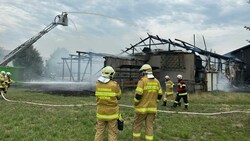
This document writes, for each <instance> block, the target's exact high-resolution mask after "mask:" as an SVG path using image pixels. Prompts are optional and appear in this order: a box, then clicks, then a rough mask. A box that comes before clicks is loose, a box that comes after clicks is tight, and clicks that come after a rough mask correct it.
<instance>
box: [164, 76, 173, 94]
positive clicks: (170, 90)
mask: <svg viewBox="0 0 250 141" xmlns="http://www.w3.org/2000/svg"><path fill="white" fill-rule="evenodd" d="M165 84H166V92H165V94H167V95H170V94H174V83H173V82H172V81H171V80H168V81H166V82H165Z"/></svg>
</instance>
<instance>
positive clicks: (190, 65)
mask: <svg viewBox="0 0 250 141" xmlns="http://www.w3.org/2000/svg"><path fill="white" fill-rule="evenodd" d="M123 53H127V55H126V56H122V57H113V56H105V57H104V58H105V63H104V66H107V65H110V66H112V67H113V68H114V69H115V70H116V77H115V79H116V81H118V82H119V83H120V84H121V86H122V87H135V86H136V82H137V81H138V79H139V72H138V70H139V68H140V67H141V66H142V65H143V64H144V63H147V64H150V65H151V66H152V68H153V72H154V75H155V76H156V78H158V79H159V80H160V82H161V83H162V86H163V87H164V81H165V80H164V77H165V75H169V76H170V77H171V78H172V80H173V81H174V82H177V79H176V76H177V75H178V74H182V75H183V78H184V79H185V81H186V82H187V84H188V87H189V91H191V92H194V91H197V90H200V91H213V90H220V89H224V85H221V84H220V83H221V82H223V81H221V80H222V79H223V80H224V79H225V82H223V83H230V81H231V80H235V79H238V80H242V79H243V74H244V68H243V64H244V63H243V62H242V61H241V60H239V59H235V58H232V57H227V56H223V55H219V54H216V53H212V52H209V51H206V50H202V49H200V48H198V47H196V46H194V45H191V44H189V43H187V42H185V41H182V40H179V39H175V41H171V40H170V39H163V38H160V37H159V36H153V35H150V34H148V37H147V38H145V39H141V41H140V42H138V43H136V44H135V45H131V47H129V48H126V50H123ZM232 70H234V72H231V71H232ZM222 87H223V88H222Z"/></svg>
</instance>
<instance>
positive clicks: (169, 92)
mask: <svg viewBox="0 0 250 141" xmlns="http://www.w3.org/2000/svg"><path fill="white" fill-rule="evenodd" d="M165 80H166V81H165V84H166V91H165V95H164V99H163V104H162V106H167V101H168V100H170V101H171V102H173V101H174V83H173V82H172V81H171V79H170V77H169V76H168V75H166V76H165Z"/></svg>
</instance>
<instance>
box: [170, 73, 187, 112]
mask: <svg viewBox="0 0 250 141" xmlns="http://www.w3.org/2000/svg"><path fill="white" fill-rule="evenodd" d="M177 79H178V83H177V87H178V88H177V91H178V92H177V94H176V98H175V101H174V104H173V106H172V107H174V108H175V107H177V105H179V106H180V100H181V98H183V101H184V103H185V109H188V93H187V87H186V83H185V82H184V80H183V79H182V75H180V74H179V75H177Z"/></svg>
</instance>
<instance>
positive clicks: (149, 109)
mask: <svg viewBox="0 0 250 141" xmlns="http://www.w3.org/2000/svg"><path fill="white" fill-rule="evenodd" d="M136 94H138V95H141V96H142V98H141V99H140V100H136V101H135V112H136V113H142V114H143V113H156V112H157V97H158V95H162V89H161V85H160V83H159V81H158V80H157V79H156V78H147V77H146V76H144V77H142V78H141V79H140V80H139V82H138V84H137V87H136Z"/></svg>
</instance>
